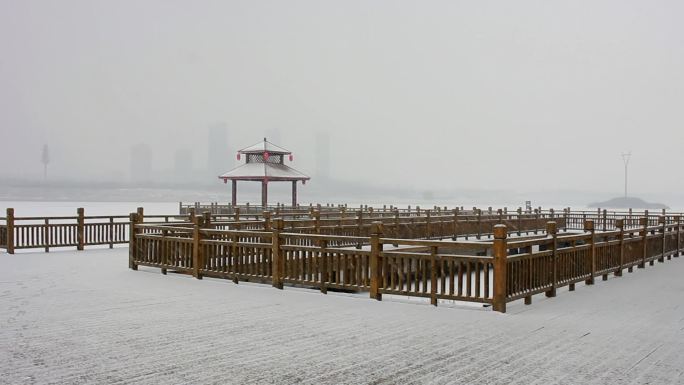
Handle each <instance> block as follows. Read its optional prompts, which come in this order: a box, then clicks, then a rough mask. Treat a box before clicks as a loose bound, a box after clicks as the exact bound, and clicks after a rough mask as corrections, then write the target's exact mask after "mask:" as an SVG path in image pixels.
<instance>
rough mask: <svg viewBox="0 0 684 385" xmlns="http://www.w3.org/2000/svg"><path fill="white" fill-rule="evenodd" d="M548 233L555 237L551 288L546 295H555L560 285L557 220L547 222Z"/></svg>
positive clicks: (553, 241)
mask: <svg viewBox="0 0 684 385" xmlns="http://www.w3.org/2000/svg"><path fill="white" fill-rule="evenodd" d="M546 234H547V236H550V237H552V239H553V240H552V241H551V271H550V274H551V289H550V290H548V291H547V292H546V296H547V297H555V296H556V287H557V286H558V260H557V259H558V253H557V250H558V227H557V226H556V222H546Z"/></svg>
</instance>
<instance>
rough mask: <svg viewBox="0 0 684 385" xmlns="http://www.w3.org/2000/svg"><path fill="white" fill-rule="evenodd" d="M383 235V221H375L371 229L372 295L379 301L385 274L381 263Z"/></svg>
mask: <svg viewBox="0 0 684 385" xmlns="http://www.w3.org/2000/svg"><path fill="white" fill-rule="evenodd" d="M381 235H382V222H373V223H372V224H371V231H370V243H371V254H370V275H371V277H370V297H371V298H373V299H376V300H378V301H382V294H381V293H380V282H382V274H383V272H382V269H381V266H382V265H381V263H380V258H381V257H380V253H381V252H382V243H380V236H381Z"/></svg>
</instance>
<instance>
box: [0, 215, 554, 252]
mask: <svg viewBox="0 0 684 385" xmlns="http://www.w3.org/2000/svg"><path fill="white" fill-rule="evenodd" d="M419 212H420V215H418V212H414V213H413V214H412V215H410V216H409V215H406V216H402V215H401V214H400V212H399V211H394V212H377V211H375V212H374V211H373V210H372V208H370V209H369V210H368V211H358V212H356V213H346V212H342V213H341V214H340V216H338V217H332V216H330V215H331V214H330V213H328V214H327V215H328V216H323V214H322V213H320V212H319V211H317V210H314V211H313V212H310V213H307V214H306V215H304V214H302V215H298V216H289V217H287V218H286V219H285V220H284V222H283V223H284V226H285V227H284V228H285V229H286V230H287V232H290V233H300V234H318V235H330V236H346V237H357V239H356V241H352V240H351V239H350V238H347V239H346V240H342V239H338V240H337V241H336V243H335V246H350V245H354V246H357V247H361V246H364V245H367V244H368V243H367V239H368V236H369V233H370V228H371V224H372V223H373V222H374V221H380V222H382V223H383V225H384V228H385V231H386V233H387V234H388V235H390V236H392V237H394V238H407V239H446V238H451V239H453V240H456V239H458V238H465V239H470V238H475V239H483V238H491V237H492V234H493V233H492V231H493V226H494V225H496V224H500V223H505V224H507V225H508V226H509V228H510V230H511V231H512V232H514V233H516V234H517V235H521V234H523V233H524V234H528V233H534V234H537V233H539V232H543V226H544V223H545V220H546V219H549V218H551V219H555V220H558V221H559V222H560V223H563V224H564V223H565V219H564V217H563V216H558V215H555V214H554V213H553V210H551V211H550V212H549V213H541V212H538V211H535V212H534V213H522V212H518V213H512V214H504V212H503V211H502V210H498V211H497V212H493V211H492V212H491V213H490V212H489V211H487V212H484V213H483V212H482V211H481V210H477V211H476V212H470V211H465V212H461V211H459V210H453V211H452V212H444V211H442V210H441V209H440V210H439V211H436V212H433V211H432V210H420V211H419ZM205 213H206V214H209V213H207V212H205ZM138 214H140V215H142V214H143V209H142V208H139V209H138ZM209 216H210V217H211V222H212V226H213V228H215V229H220V230H249V231H270V226H271V216H272V213H271V212H268V211H267V212H263V213H261V214H260V215H259V216H258V218H251V219H245V218H246V217H245V216H243V215H241V213H240V210H239V209H237V211H236V212H235V213H234V214H233V215H224V214H209ZM191 217H192V215H189V214H188V215H156V216H149V215H147V216H144V220H145V221H147V222H151V223H170V222H173V224H174V226H180V225H181V223H184V224H185V225H188V224H189V223H190V218H191ZM0 220H2V221H4V222H5V223H4V224H0V248H4V249H6V250H7V251H8V252H9V253H14V251H15V250H19V249H29V248H42V249H44V250H45V251H46V252H48V251H49V250H50V248H54V247H76V248H77V249H78V250H83V248H84V246H90V245H109V247H113V245H115V244H125V243H128V241H129V225H130V216H129V215H112V216H85V214H84V210H83V209H78V210H77V215H76V216H61V217H15V215H14V210H13V209H11V208H10V209H7V216H6V217H5V218H2V219H0ZM363 237H365V238H364V239H366V241H365V242H364V241H360V240H359V239H360V238H363ZM296 241H297V242H302V243H300V244H301V245H305V244H309V243H310V240H308V239H307V238H304V237H301V238H298V239H297V240H296ZM307 242H308V243H307ZM351 242H355V243H351Z"/></svg>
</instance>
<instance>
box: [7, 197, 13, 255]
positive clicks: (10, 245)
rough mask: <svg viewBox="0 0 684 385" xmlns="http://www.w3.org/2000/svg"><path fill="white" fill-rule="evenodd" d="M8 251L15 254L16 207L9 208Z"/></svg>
mask: <svg viewBox="0 0 684 385" xmlns="http://www.w3.org/2000/svg"><path fill="white" fill-rule="evenodd" d="M6 217H7V219H6V220H7V253H8V254H14V209H13V208H8V209H7V215H6Z"/></svg>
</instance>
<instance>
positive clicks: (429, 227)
mask: <svg viewBox="0 0 684 385" xmlns="http://www.w3.org/2000/svg"><path fill="white" fill-rule="evenodd" d="M430 217H431V213H430V209H427V210H425V239H428V240H430V239H432V223H431V222H432V221H431V218H430Z"/></svg>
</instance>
